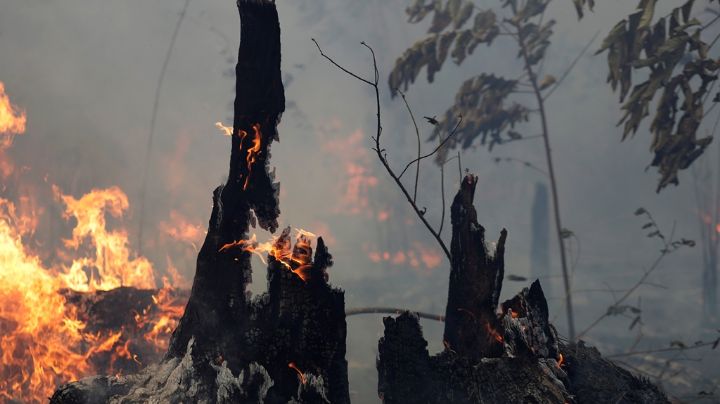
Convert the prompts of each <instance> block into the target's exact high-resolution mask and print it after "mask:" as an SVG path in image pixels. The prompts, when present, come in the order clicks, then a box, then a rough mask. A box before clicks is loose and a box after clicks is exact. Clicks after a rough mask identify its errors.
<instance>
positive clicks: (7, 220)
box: [0, 187, 184, 403]
mask: <svg viewBox="0 0 720 404" xmlns="http://www.w3.org/2000/svg"><path fill="white" fill-rule="evenodd" d="M54 191H55V193H56V195H58V199H59V200H60V201H61V202H62V203H63V205H64V208H65V212H64V215H65V217H66V218H69V219H73V220H74V221H75V223H74V224H75V227H74V229H73V232H72V237H71V238H69V239H68V240H65V241H64V247H65V248H64V249H63V250H62V251H58V256H59V257H60V259H61V261H65V260H67V261H69V262H70V264H69V265H68V264H65V263H62V262H60V263H57V264H54V265H46V264H45V263H44V262H43V261H42V260H41V259H40V258H39V256H38V255H36V254H34V253H33V252H32V251H31V250H30V249H29V248H28V247H27V246H26V244H25V243H24V239H26V238H30V237H31V236H32V234H33V231H34V228H33V227H32V226H33V225H34V224H35V223H37V221H36V220H35V221H30V220H28V219H27V218H25V217H24V214H23V213H22V211H20V210H18V209H16V208H15V205H14V204H13V203H12V202H11V201H9V200H6V199H2V198H0V264H1V265H0V285H2V287H1V288H0V401H10V400H14V401H21V402H29V403H35V402H41V401H46V397H48V396H49V395H50V394H51V393H52V391H53V390H54V388H55V386H57V385H58V384H60V383H63V382H67V381H69V380H77V379H79V378H81V377H84V376H88V375H90V374H93V373H94V372H95V370H94V367H93V366H94V365H93V360H92V359H93V358H96V357H100V356H102V355H109V361H110V362H109V366H110V367H111V368H114V366H115V364H116V362H117V361H119V360H121V359H122V360H128V361H132V362H134V363H137V364H142V360H141V358H140V357H139V356H138V355H137V353H135V352H133V343H134V340H133V336H134V335H138V336H139V337H140V338H144V339H145V340H147V341H148V342H151V343H152V345H153V346H154V347H155V349H156V350H157V352H158V353H159V352H160V351H161V350H164V349H165V348H166V347H167V337H168V336H169V333H170V332H171V330H172V329H173V328H174V326H175V322H176V321H177V319H178V318H179V317H180V315H181V314H182V310H183V303H184V302H178V301H177V299H173V297H172V293H171V292H172V287H171V286H170V285H169V283H167V282H166V284H165V287H164V288H163V289H162V290H160V291H159V292H158V293H157V294H156V295H155V296H154V303H155V304H154V307H153V308H152V309H148V310H146V311H145V312H144V313H143V314H142V315H138V316H136V321H137V320H139V321H138V324H137V327H136V328H134V329H125V328H123V329H121V330H116V331H112V332H102V333H101V332H90V331H88V330H87V325H86V323H85V322H84V320H83V318H84V317H83V315H86V314H87V313H79V312H78V310H77V306H75V305H70V304H68V302H67V301H66V298H65V297H64V295H63V291H67V290H74V291H78V292H94V291H98V290H109V289H112V288H115V287H118V286H121V285H123V286H133V287H137V288H155V281H154V276H153V268H152V265H151V264H150V262H149V261H147V259H145V258H142V257H137V258H132V257H131V256H132V254H131V253H130V251H129V249H128V240H127V234H126V232H125V231H123V230H108V228H107V222H106V217H105V216H106V215H110V216H114V217H116V218H120V217H121V216H122V213H123V212H124V211H125V210H127V209H128V201H127V196H126V195H125V194H124V193H123V192H122V191H121V190H120V189H119V188H109V189H106V190H93V191H92V192H90V193H88V194H87V195H84V196H82V197H80V198H77V199H76V198H74V197H72V196H68V195H63V194H62V193H61V192H60V191H59V189H58V188H57V187H55V188H54ZM113 373H117V372H113Z"/></svg>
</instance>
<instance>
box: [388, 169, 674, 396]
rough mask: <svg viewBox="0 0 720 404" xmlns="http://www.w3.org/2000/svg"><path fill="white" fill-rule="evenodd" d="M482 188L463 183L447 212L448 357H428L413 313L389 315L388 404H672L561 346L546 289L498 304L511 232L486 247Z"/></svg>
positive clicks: (585, 353)
mask: <svg viewBox="0 0 720 404" xmlns="http://www.w3.org/2000/svg"><path fill="white" fill-rule="evenodd" d="M476 183H477V179H476V178H475V177H473V176H467V177H465V179H464V180H463V182H462V184H461V187H460V190H459V191H458V194H457V195H456V196H455V199H454V201H453V204H452V207H451V215H452V216H451V219H452V226H453V231H452V242H451V253H452V260H451V270H450V283H449V291H448V303H447V309H446V312H445V318H446V322H445V333H444V337H445V341H444V344H445V350H444V351H443V352H441V353H439V354H437V355H434V356H430V354H429V353H428V350H427V341H426V340H425V339H424V338H423V335H422V329H421V328H420V324H419V318H418V317H417V316H415V315H413V314H411V313H409V312H406V313H403V314H401V315H400V316H398V317H396V318H393V317H386V318H385V319H384V320H383V322H384V325H385V333H384V336H383V337H382V338H381V339H380V341H379V345H378V353H379V355H378V361H377V368H378V376H379V381H378V394H379V395H380V397H381V398H382V399H383V402H384V403H386V404H394V403H419V404H435V403H437V404H440V403H458V404H465V403H468V404H469V403H473V404H478V403H488V404H490V403H558V404H564V403H624V404H630V403H647V404H650V403H669V401H668V400H667V398H666V397H665V395H664V394H663V393H662V392H660V391H659V390H658V389H657V388H656V387H655V386H653V385H652V384H650V383H648V382H646V381H643V380H641V379H639V378H637V377H635V376H633V375H632V374H630V373H629V372H627V371H625V370H623V369H621V368H619V367H617V366H615V365H614V364H612V363H611V362H609V361H607V360H604V359H602V357H601V356H600V355H599V353H598V352H597V350H594V349H592V348H588V347H586V346H585V345H583V344H577V345H576V344H571V345H562V344H560V342H559V338H558V336H557V332H556V331H555V328H554V327H553V326H552V325H551V324H550V322H549V319H548V318H549V311H548V306H547V301H546V299H545V295H544V293H543V290H542V287H541V286H540V282H538V281H535V282H534V283H533V284H532V285H531V286H530V287H529V288H525V289H523V290H522V291H521V292H520V293H519V294H517V295H516V296H515V297H513V298H512V299H510V300H507V301H505V302H503V303H502V304H500V305H498V300H499V296H500V290H501V287H502V280H503V273H504V259H503V256H504V252H505V242H506V240H507V232H506V231H505V230H503V231H502V232H501V233H500V238H499V240H498V241H497V243H496V244H495V245H494V248H493V246H488V245H486V242H485V235H484V231H485V230H484V228H483V227H482V226H480V224H479V223H478V222H477V212H476V210H475V207H474V206H473V196H474V193H475V185H476ZM493 250H494V251H493Z"/></svg>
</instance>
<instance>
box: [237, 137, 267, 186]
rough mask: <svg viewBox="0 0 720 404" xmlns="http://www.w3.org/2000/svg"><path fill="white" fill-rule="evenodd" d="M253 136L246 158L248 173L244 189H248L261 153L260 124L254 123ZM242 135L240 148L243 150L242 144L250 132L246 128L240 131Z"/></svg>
mask: <svg viewBox="0 0 720 404" xmlns="http://www.w3.org/2000/svg"><path fill="white" fill-rule="evenodd" d="M252 128H253V137H252V139H251V144H252V146H251V147H250V148H248V150H247V157H246V158H245V160H246V161H247V175H246V176H245V183H244V184H243V189H247V187H248V185H249V184H250V174H252V168H253V165H254V164H255V162H256V161H257V158H258V155H259V154H260V146H261V145H262V132H260V125H259V124H257V123H256V124H253V126H252ZM239 135H240V148H241V150H242V145H243V143H244V141H245V138H246V137H247V136H248V133H247V132H246V131H244V130H241V131H240V132H239Z"/></svg>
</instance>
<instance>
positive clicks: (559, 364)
mask: <svg viewBox="0 0 720 404" xmlns="http://www.w3.org/2000/svg"><path fill="white" fill-rule="evenodd" d="M564 364H565V357H563V354H561V353H558V360H557V367H558V368H561V367H562V366H563V365H564Z"/></svg>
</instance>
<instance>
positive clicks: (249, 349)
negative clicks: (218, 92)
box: [51, 0, 350, 404]
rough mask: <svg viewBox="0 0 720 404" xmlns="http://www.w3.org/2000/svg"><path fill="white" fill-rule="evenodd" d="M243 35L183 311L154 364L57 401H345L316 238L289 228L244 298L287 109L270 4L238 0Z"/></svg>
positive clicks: (338, 307)
mask: <svg viewBox="0 0 720 404" xmlns="http://www.w3.org/2000/svg"><path fill="white" fill-rule="evenodd" d="M238 8H239V11H240V19H241V42H240V50H239V55H238V64H237V68H236V74H237V84H236V99H235V111H234V112H235V118H234V123H233V135H232V151H231V157H230V170H229V176H228V180H227V182H226V183H225V184H224V185H222V186H220V187H218V188H217V189H215V191H214V193H213V208H212V213H211V216H210V221H209V225H208V232H207V235H206V238H205V242H204V243H203V246H202V248H201V250H200V252H199V254H198V259H197V268H196V273H195V278H194V280H193V286H192V290H191V293H190V298H189V301H188V303H187V306H186V309H185V313H184V315H183V317H182V318H181V319H180V321H179V324H178V326H177V328H176V329H175V331H174V333H173V335H172V338H171V340H170V345H169V349H168V352H167V354H166V355H165V358H164V359H163V361H162V362H161V363H160V364H159V365H155V366H151V367H149V368H147V369H146V370H144V371H143V372H141V373H139V374H136V375H133V376H127V377H114V376H111V377H94V378H89V379H85V380H82V381H79V382H75V383H71V384H68V385H65V386H62V387H61V388H60V389H58V391H57V392H56V393H55V394H54V396H53V398H52V399H51V402H53V403H88V402H147V401H155V402H188V401H190V402H246V403H258V402H268V403H279V402H281V403H286V402H296V403H303V402H307V403H329V402H332V403H339V404H342V403H349V401H350V399H349V389H348V379H347V362H346V360H345V339H346V333H347V327H346V323H345V304H344V292H343V291H342V290H339V289H334V288H332V287H330V286H329V285H328V275H327V269H328V268H329V267H330V266H331V265H332V257H331V256H330V254H329V253H328V251H327V248H326V247H325V244H324V242H323V240H322V238H318V240H317V246H316V249H315V254H314V255H313V249H312V245H311V241H310V240H309V239H308V238H306V237H305V236H302V235H301V236H299V237H298V240H297V243H296V244H295V245H294V247H293V245H292V237H291V234H290V229H289V228H288V229H285V230H284V231H283V232H282V233H281V234H280V236H279V237H278V238H277V239H276V241H275V243H274V246H273V248H272V250H271V252H270V253H269V257H268V268H267V278H268V292H267V293H265V294H262V295H260V296H258V297H256V298H254V299H253V298H251V296H250V294H249V292H248V291H247V285H248V283H249V282H250V280H251V277H252V268H251V259H250V258H251V246H249V245H248V244H247V242H246V241H247V240H248V239H249V235H248V232H249V228H250V226H251V225H252V226H253V227H254V226H255V225H259V226H260V227H262V228H263V229H266V230H268V231H271V232H274V231H275V230H277V227H278V223H277V218H278V215H279V214H280V210H279V206H278V191H279V184H277V183H275V182H274V176H273V174H271V173H270V171H269V169H268V161H269V157H270V145H271V143H272V142H273V140H277V139H278V132H277V124H278V123H279V120H280V115H281V114H282V112H283V111H284V109H285V97H284V89H283V84H282V80H281V73H280V25H279V20H278V14H277V10H276V7H275V3H274V1H269V0H239V1H238Z"/></svg>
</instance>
